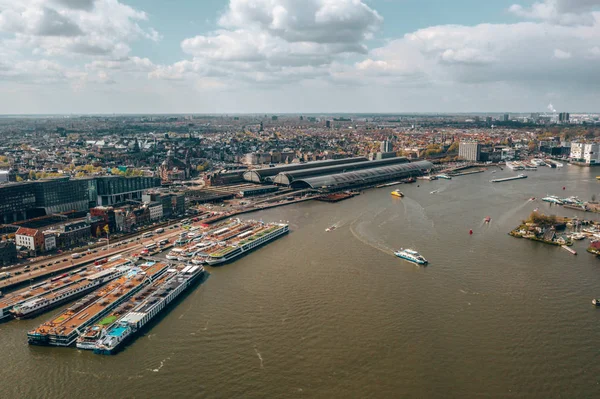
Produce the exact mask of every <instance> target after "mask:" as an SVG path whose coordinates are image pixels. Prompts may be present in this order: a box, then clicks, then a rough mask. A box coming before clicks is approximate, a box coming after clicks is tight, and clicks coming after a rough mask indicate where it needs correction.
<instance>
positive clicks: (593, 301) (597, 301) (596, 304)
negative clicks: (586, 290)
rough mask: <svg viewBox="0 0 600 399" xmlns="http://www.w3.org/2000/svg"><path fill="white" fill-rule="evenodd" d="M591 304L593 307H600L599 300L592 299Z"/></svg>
mask: <svg viewBox="0 0 600 399" xmlns="http://www.w3.org/2000/svg"><path fill="white" fill-rule="evenodd" d="M592 304H593V305H594V306H600V299H595V298H594V299H592Z"/></svg>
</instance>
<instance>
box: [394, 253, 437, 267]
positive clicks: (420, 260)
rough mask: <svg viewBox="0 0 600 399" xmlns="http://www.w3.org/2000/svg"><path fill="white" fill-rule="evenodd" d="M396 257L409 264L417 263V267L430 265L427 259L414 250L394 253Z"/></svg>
mask: <svg viewBox="0 0 600 399" xmlns="http://www.w3.org/2000/svg"><path fill="white" fill-rule="evenodd" d="M394 255H396V256H397V257H399V258H402V259H404V260H407V261H409V262H412V263H416V264H417V265H426V264H428V263H429V262H428V261H427V259H425V258H424V257H423V256H421V254H419V253H418V252H417V251H414V250H412V249H400V250H399V251H396V252H394Z"/></svg>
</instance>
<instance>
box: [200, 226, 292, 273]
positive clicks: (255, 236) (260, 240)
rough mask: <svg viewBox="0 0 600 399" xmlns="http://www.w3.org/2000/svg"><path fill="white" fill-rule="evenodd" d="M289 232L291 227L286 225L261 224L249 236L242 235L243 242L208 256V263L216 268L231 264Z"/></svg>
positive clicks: (229, 245) (227, 246) (248, 233)
mask: <svg viewBox="0 0 600 399" xmlns="http://www.w3.org/2000/svg"><path fill="white" fill-rule="evenodd" d="M288 232H289V225H288V224H285V223H270V224H263V223H260V225H259V227H258V228H256V229H255V230H253V231H251V232H247V233H245V234H247V235H240V236H239V237H240V238H242V240H241V241H239V242H237V243H233V244H228V245H225V246H224V247H223V248H221V249H219V250H218V251H216V252H213V253H211V254H210V255H209V256H208V258H207V260H206V263H208V264H209V265H211V266H216V265H220V264H223V263H227V262H230V261H231V260H233V259H235V258H238V257H240V256H242V255H244V254H245V253H247V252H250V251H252V250H254V249H256V248H258V247H260V246H262V245H264V244H266V243H268V242H270V241H272V240H274V239H276V238H278V237H280V236H282V235H284V234H286V233H288ZM250 233H251V234H250Z"/></svg>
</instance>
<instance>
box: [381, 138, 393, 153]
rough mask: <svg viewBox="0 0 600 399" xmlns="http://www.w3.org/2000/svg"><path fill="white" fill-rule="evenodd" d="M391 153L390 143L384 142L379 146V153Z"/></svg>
mask: <svg viewBox="0 0 600 399" xmlns="http://www.w3.org/2000/svg"><path fill="white" fill-rule="evenodd" d="M393 151H394V146H393V144H392V142H391V141H389V140H384V141H382V142H381V144H380V145H379V152H382V153H385V152H393Z"/></svg>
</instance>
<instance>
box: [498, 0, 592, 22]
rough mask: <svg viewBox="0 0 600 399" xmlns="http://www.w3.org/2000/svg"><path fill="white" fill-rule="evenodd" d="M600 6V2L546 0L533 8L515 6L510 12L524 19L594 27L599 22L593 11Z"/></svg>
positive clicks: (532, 6)
mask: <svg viewBox="0 0 600 399" xmlns="http://www.w3.org/2000/svg"><path fill="white" fill-rule="evenodd" d="M599 6H600V0H545V1H543V2H536V3H533V4H532V5H531V7H523V6H522V5H520V4H513V5H512V6H511V7H510V8H509V11H510V12H511V13H513V14H515V15H517V16H519V17H522V18H527V19H534V20H542V21H545V22H549V23H555V24H559V25H593V24H594V23H595V21H597V20H598V13H595V12H593V10H595V9H596V8H597V7H599Z"/></svg>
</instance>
